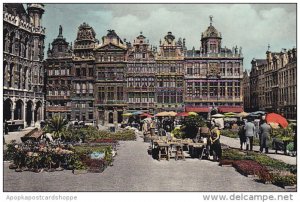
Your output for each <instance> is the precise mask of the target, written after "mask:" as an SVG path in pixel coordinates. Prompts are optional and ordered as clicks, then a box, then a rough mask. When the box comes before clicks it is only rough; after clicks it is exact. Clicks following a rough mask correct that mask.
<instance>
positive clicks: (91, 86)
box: [89, 83, 94, 94]
mask: <svg viewBox="0 0 300 202" xmlns="http://www.w3.org/2000/svg"><path fill="white" fill-rule="evenodd" d="M93 92H94V86H93V84H92V83H89V93H90V94H92V93H93Z"/></svg>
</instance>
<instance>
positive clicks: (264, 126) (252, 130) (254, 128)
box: [238, 116, 297, 153]
mask: <svg viewBox="0 0 300 202" xmlns="http://www.w3.org/2000/svg"><path fill="white" fill-rule="evenodd" d="M258 123H259V124H257V122H256V121H255V120H254V119H253V118H252V117H249V118H247V119H244V121H240V122H239V123H238V126H239V132H238V134H239V138H240V149H241V150H243V149H244V148H245V150H246V151H253V140H254V138H255V137H256V138H258V139H259V146H260V149H259V150H260V152H261V153H262V152H263V151H264V152H265V153H269V145H270V141H271V139H272V138H271V134H272V130H273V129H272V127H271V126H270V124H268V123H267V122H266V120H265V116H261V117H260V119H259V122H258ZM293 130H294V132H295V131H296V130H297V129H296V128H295V127H294V128H293ZM294 137H295V138H294V139H296V135H294ZM281 144H282V145H283V143H282V142H281V141H279V140H277V139H276V138H273V139H272V145H273V147H274V149H275V150H276V152H277V150H284V152H286V151H285V148H284V147H282V146H281ZM294 145H295V146H294V150H295V148H296V141H295V140H294Z"/></svg>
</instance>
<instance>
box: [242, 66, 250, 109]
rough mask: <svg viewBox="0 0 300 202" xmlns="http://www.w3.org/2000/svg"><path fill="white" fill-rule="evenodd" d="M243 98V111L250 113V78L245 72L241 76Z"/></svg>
mask: <svg viewBox="0 0 300 202" xmlns="http://www.w3.org/2000/svg"><path fill="white" fill-rule="evenodd" d="M243 98H244V111H246V112H249V111H251V104H250V102H251V99H250V78H249V73H248V71H247V70H245V71H244V74H243Z"/></svg>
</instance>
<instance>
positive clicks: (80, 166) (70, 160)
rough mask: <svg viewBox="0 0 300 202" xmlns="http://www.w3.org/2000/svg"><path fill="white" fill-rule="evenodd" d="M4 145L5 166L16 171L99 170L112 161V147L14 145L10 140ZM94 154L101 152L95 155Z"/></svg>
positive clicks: (41, 144)
mask: <svg viewBox="0 0 300 202" xmlns="http://www.w3.org/2000/svg"><path fill="white" fill-rule="evenodd" d="M7 148H8V149H7V151H6V153H7V157H10V158H11V159H10V160H12V161H13V164H11V165H10V166H9V168H11V169H16V171H17V172H21V171H25V170H26V171H34V172H40V171H41V170H46V171H48V172H52V171H58V170H63V169H71V170H89V171H92V172H103V171H104V169H105V168H106V167H107V166H108V165H112V161H113V156H112V146H99V145H95V146H90V145H83V146H80V145H79V146H72V145H63V144H43V143H22V144H16V143H15V142H13V143H11V144H8V145H7ZM92 154H94V155H92ZM95 154H103V155H102V156H101V155H98V156H97V155H95ZM96 158H97V159H96Z"/></svg>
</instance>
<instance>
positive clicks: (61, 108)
mask: <svg viewBox="0 0 300 202" xmlns="http://www.w3.org/2000/svg"><path fill="white" fill-rule="evenodd" d="M71 110H72V108H71V106H46V111H56V112H58V111H71Z"/></svg>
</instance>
